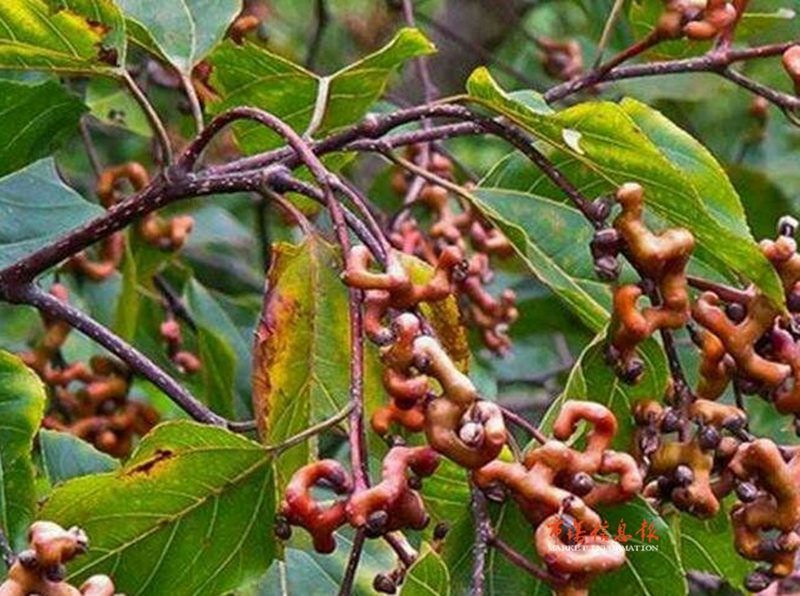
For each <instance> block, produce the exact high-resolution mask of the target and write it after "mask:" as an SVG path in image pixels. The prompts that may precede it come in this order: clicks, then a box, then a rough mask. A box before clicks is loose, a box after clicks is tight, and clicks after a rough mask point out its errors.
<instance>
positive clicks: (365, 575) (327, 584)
mask: <svg viewBox="0 0 800 596" xmlns="http://www.w3.org/2000/svg"><path fill="white" fill-rule="evenodd" d="M304 534H305V532H294V534H293V535H292V543H293V546H292V547H289V548H286V549H285V550H284V560H283V561H280V560H276V561H275V562H274V563H273V564H272V566H271V567H270V569H269V571H268V572H267V574H266V575H265V576H264V577H263V578H262V579H261V580H260V581H259V582H258V583H257V584H252V585H249V586H247V587H244V588H242V589H239V590H237V591H236V596H297V595H307V596H329V595H330V594H336V593H337V592H338V590H339V586H341V584H342V580H343V579H344V574H345V569H346V567H347V562H348V559H349V558H350V550H351V549H352V547H353V541H352V539H351V538H350V537H349V534H350V532H348V531H345V532H337V533H336V544H337V545H338V548H337V549H336V552H334V553H331V554H329V555H321V554H319V553H317V552H315V551H314V549H313V548H312V547H311V544H310V541H308V540H307V539H306V537H305V536H304ZM294 543H298V544H297V545H294ZM396 561H397V557H396V555H395V553H394V551H393V550H392V549H391V547H390V546H389V545H388V544H387V543H386V542H384V541H383V540H368V541H367V543H366V544H365V545H364V550H363V552H362V554H361V561H360V564H359V566H358V570H357V572H356V577H355V581H354V583H353V592H352V594H353V596H375V590H373V589H372V580H373V578H374V577H375V575H376V574H378V573H385V572H386V571H387V570H388V569H391V568H392V566H394V565H395V564H396Z"/></svg>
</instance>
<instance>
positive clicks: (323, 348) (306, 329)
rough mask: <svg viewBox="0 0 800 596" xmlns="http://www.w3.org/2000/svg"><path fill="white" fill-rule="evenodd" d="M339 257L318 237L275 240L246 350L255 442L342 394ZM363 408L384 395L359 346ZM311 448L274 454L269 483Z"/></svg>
mask: <svg viewBox="0 0 800 596" xmlns="http://www.w3.org/2000/svg"><path fill="white" fill-rule="evenodd" d="M340 270H341V264H340V257H339V254H338V252H337V251H336V250H335V249H334V247H333V246H331V245H330V244H328V243H326V242H325V241H324V240H322V239H321V238H319V237H316V236H313V235H312V236H307V237H306V238H305V239H304V240H303V242H302V243H301V244H299V245H290V244H285V243H280V244H276V245H274V246H273V249H272V265H271V267H270V271H269V274H268V279H267V288H268V291H267V293H266V295H265V296H264V306H263V310H262V312H261V318H260V321H259V324H258V327H257V329H256V338H255V346H254V348H253V399H254V404H255V415H256V420H258V423H259V428H260V430H261V436H262V438H263V440H264V441H265V442H266V443H267V444H269V445H274V444H277V443H281V442H283V441H284V440H286V439H287V438H289V437H291V436H292V435H295V434H297V433H298V432H300V431H302V430H303V429H305V428H307V427H308V426H309V425H310V424H313V423H314V422H318V421H320V420H323V419H325V418H328V417H330V416H333V415H334V414H336V413H337V412H339V411H340V410H341V409H342V408H344V406H345V405H346V404H347V400H348V396H349V391H350V347H349V346H350V324H349V317H348V292H347V288H346V287H345V285H344V284H343V283H342V282H341V280H340V279H339V271H340ZM365 347H366V348H367V350H366V354H365V356H366V359H365V364H366V366H365V370H366V373H365V387H364V395H365V396H366V399H367V408H368V410H371V408H372V404H374V403H380V402H382V401H383V399H384V397H383V396H384V392H383V388H382V385H381V381H380V370H381V369H380V367H379V365H378V364H377V357H376V355H375V349H374V348H372V347H371V346H365ZM315 452H316V449H315V446H314V445H310V444H309V443H308V442H304V443H301V444H299V445H296V446H294V447H292V448H291V449H287V450H286V451H284V452H283V453H281V455H280V457H279V458H278V461H277V463H276V473H277V482H276V484H277V486H278V487H279V489H282V487H283V486H284V485H285V483H286V482H288V479H289V477H290V476H291V474H292V473H293V472H294V471H295V470H296V469H297V468H299V467H300V466H302V465H304V464H305V463H306V462H307V461H308V460H309V458H310V457H311V456H312V455H313V454H314V453H315Z"/></svg>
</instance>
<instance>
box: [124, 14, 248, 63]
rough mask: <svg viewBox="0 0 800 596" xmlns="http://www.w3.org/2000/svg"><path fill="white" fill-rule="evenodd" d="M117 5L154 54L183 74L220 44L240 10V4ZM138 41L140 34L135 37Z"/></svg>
mask: <svg viewBox="0 0 800 596" xmlns="http://www.w3.org/2000/svg"><path fill="white" fill-rule="evenodd" d="M117 3H118V4H119V6H120V8H121V9H122V11H123V12H124V13H125V15H126V16H127V17H128V18H129V19H130V20H132V21H134V22H135V23H136V24H137V25H139V26H140V27H141V28H143V29H144V30H146V32H147V34H148V36H149V41H150V42H152V44H154V45H155V47H156V48H157V49H158V52H159V53H160V54H161V55H162V56H164V57H165V58H166V59H167V60H168V61H169V62H170V63H171V64H172V65H173V66H175V67H176V68H177V69H178V70H179V71H181V72H183V73H184V74H189V73H190V72H191V70H192V67H193V66H194V65H195V64H197V63H198V62H199V61H200V60H202V59H203V58H204V57H205V56H206V54H208V52H210V51H211V50H212V48H213V47H214V46H215V45H217V44H218V43H219V42H220V40H222V38H223V36H224V35H225V31H226V30H227V29H228V26H229V25H230V24H231V23H232V22H233V20H234V18H236V15H238V14H239V13H240V12H241V10H242V2H241V0H216V1H215V2H207V1H204V0H182V2H181V3H180V5H179V6H174V7H169V8H165V7H164V5H163V3H161V2H159V0H117ZM140 38H141V33H140V34H139V35H137V36H135V39H140ZM147 45H149V43H148V44H147Z"/></svg>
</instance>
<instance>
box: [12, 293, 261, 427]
mask: <svg viewBox="0 0 800 596" xmlns="http://www.w3.org/2000/svg"><path fill="white" fill-rule="evenodd" d="M6 299H7V300H8V301H9V302H12V303H14V304H29V305H30V306H33V307H34V308H36V309H37V310H39V312H41V313H42V314H43V315H45V316H47V317H49V318H51V319H57V320H61V321H64V322H66V323H68V324H69V325H70V326H71V327H73V328H74V329H76V330H77V331H79V332H80V333H82V334H83V335H85V336H86V337H88V338H89V339H92V340H94V341H95V342H96V343H98V344H99V345H101V346H103V347H104V348H105V349H107V350H108V351H109V352H111V353H112V354H114V355H115V356H116V357H117V358H119V359H120V360H122V361H123V362H125V363H126V364H127V365H128V366H130V367H131V369H132V370H134V371H136V372H137V373H139V374H140V375H141V376H143V377H144V378H146V379H147V380H148V381H150V382H151V383H153V385H155V386H156V387H158V388H159V389H161V391H163V392H164V394H165V395H167V397H169V398H170V399H171V400H172V401H173V402H175V403H176V404H177V405H178V406H179V407H180V408H181V409H182V410H184V411H185V412H186V413H187V414H189V416H191V417H192V418H193V419H195V420H197V421H198V422H205V423H207V424H213V425H215V426H223V427H226V428H229V429H231V430H242V429H245V430H249V429H251V428H252V427H253V425H252V423H251V422H243V423H236V422H232V421H230V420H227V419H225V418H223V417H222V416H220V415H218V414H216V413H214V412H212V411H211V410H210V409H209V408H207V407H206V406H205V405H204V404H203V403H201V402H200V401H199V400H197V399H196V398H195V397H194V396H193V395H192V394H191V393H189V391H188V390H187V389H186V388H185V387H183V386H182V385H180V384H179V383H178V382H177V381H175V380H174V379H173V378H172V377H171V376H169V375H168V374H167V373H166V372H165V371H164V370H163V369H161V368H160V367H159V366H158V365H157V364H156V363H155V362H153V361H152V360H150V358H148V357H147V356H145V355H144V354H143V353H141V352H140V351H139V350H137V349H136V348H134V347H133V346H131V345H129V344H127V343H126V342H125V341H124V340H123V339H122V338H120V337H119V336H117V335H116V334H114V333H113V332H112V331H110V330H109V329H107V328H105V327H103V326H102V325H101V324H100V323H98V322H97V321H95V320H94V319H92V318H91V317H89V316H88V315H86V314H85V313H83V312H81V311H80V310H78V309H77V308H75V307H74V306H72V305H71V304H68V303H66V302H62V301H61V300H59V299H58V298H56V297H55V296H52V295H51V294H49V293H47V292H45V291H44V290H42V289H41V288H39V287H38V286H35V285H33V284H26V285H22V286H12V287H11V288H9V292H8V293H7V294H6Z"/></svg>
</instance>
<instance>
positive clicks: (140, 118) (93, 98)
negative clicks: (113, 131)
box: [86, 78, 153, 138]
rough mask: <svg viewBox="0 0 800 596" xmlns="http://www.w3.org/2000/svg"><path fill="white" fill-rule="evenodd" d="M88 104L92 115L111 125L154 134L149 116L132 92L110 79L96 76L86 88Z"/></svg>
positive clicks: (138, 133) (140, 134) (137, 132)
mask: <svg viewBox="0 0 800 596" xmlns="http://www.w3.org/2000/svg"><path fill="white" fill-rule="evenodd" d="M86 105H88V106H89V109H90V110H91V113H92V116H94V117H95V118H97V119H98V120H100V122H103V123H105V124H108V125H109V126H115V127H118V128H123V129H125V130H129V131H131V132H134V133H136V134H137V135H139V136H142V137H145V138H147V137H151V136H153V129H152V128H150V125H149V124H148V123H147V117H146V116H145V115H144V112H143V111H142V108H141V107H139V104H138V103H136V100H135V99H134V98H133V96H132V95H131V94H130V92H129V91H128V90H127V89H125V88H123V87H121V86H120V85H118V84H117V83H116V82H115V81H112V80H109V79H99V78H95V79H92V80H91V81H89V85H88V86H87V88H86Z"/></svg>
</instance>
